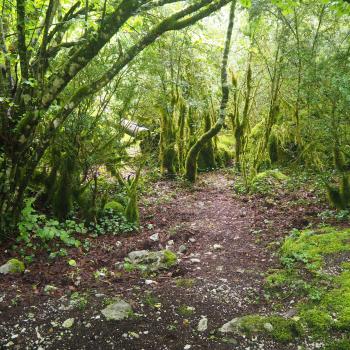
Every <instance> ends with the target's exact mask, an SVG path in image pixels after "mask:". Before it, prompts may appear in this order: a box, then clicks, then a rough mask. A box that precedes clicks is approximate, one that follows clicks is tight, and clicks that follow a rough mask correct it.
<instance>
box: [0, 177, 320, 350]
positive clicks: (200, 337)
mask: <svg viewBox="0 0 350 350" xmlns="http://www.w3.org/2000/svg"><path fill="white" fill-rule="evenodd" d="M232 184H233V182H232V176H228V175H225V174H223V173H221V172H216V173H208V174H205V175H202V176H201V178H200V181H199V182H198V184H196V185H195V186H194V187H184V186H181V185H180V184H179V183H177V182H172V181H163V182H158V183H156V184H154V186H153V188H152V189H150V191H149V194H148V195H146V196H145V198H144V199H143V201H142V221H143V225H144V227H145V228H144V229H143V230H142V232H140V234H138V235H135V236H132V237H125V238H120V237H113V236H100V237H98V238H96V239H95V240H94V241H93V243H94V244H92V248H91V250H90V251H89V253H88V254H84V255H82V256H80V257H79V256H77V257H75V259H76V261H77V262H78V267H79V269H78V271H79V283H78V284H77V283H76V280H75V282H74V284H73V283H71V282H69V279H73V280H74V279H77V276H74V273H72V271H71V270H67V267H66V265H63V264H59V263H57V264H56V265H55V264H54V265H53V266H47V267H41V270H40V269H39V267H37V266H35V265H34V266H33V267H32V269H31V272H30V273H29V274H28V276H26V275H24V277H23V280H20V281H18V280H16V281H15V283H14V285H15V288H17V291H21V293H22V295H23V297H22V302H19V303H18V304H17V305H15V304H14V305H10V307H9V308H8V307H5V306H1V307H0V312H1V313H0V320H2V324H3V327H2V328H1V329H0V339H1V342H0V346H1V345H3V346H4V345H5V344H10V346H9V347H10V348H11V347H12V346H13V347H14V348H17V349H26V348H28V349H118V350H119V349H134V350H138V349H145V350H149V349H159V350H160V349H179V350H180V349H248V348H249V349H251V350H254V349H266V350H274V349H295V348H296V347H295V344H294V345H293V344H290V345H279V344H276V343H274V342H273V341H271V340H269V339H264V338H260V339H259V340H257V339H253V340H249V339H247V338H245V337H237V336H235V337H230V336H228V337H223V336H222V335H220V333H219V332H218V331H217V329H218V328H220V327H221V326H222V325H223V324H224V323H226V322H227V321H229V320H231V319H232V318H234V317H237V316H243V315H246V314H252V313H269V312H271V310H269V305H268V302H267V300H266V298H265V297H264V288H263V287H264V274H265V273H266V272H267V270H268V269H270V268H274V267H278V263H277V261H276V258H275V257H274V256H273V253H274V252H275V251H276V249H277V248H276V241H278V240H280V239H282V237H283V236H284V235H285V234H286V233H287V232H288V231H289V230H290V229H291V228H292V227H298V226H302V225H304V224H305V222H304V221H305V214H307V213H306V208H302V207H296V206H293V205H291V200H292V199H293V198H285V196H280V198H279V197H278V196H276V197H275V199H274V200H273V201H271V199H266V198H263V197H260V198H259V197H255V198H250V197H246V196H238V195H235V194H234V191H233V190H232ZM308 210H309V214H311V215H313V214H314V213H313V210H311V212H310V208H309V209H308ZM155 233H156V234H157V235H158V237H159V240H158V241H156V242H154V241H152V240H151V239H150V238H149V237H150V236H151V235H153V234H155ZM166 245H168V246H169V247H170V249H172V250H174V251H178V249H179V248H180V247H181V248H182V249H185V248H186V251H185V252H184V254H180V261H179V265H178V267H177V268H175V269H173V270H170V271H168V272H164V273H161V274H159V275H154V276H140V274H139V273H136V272H133V273H124V272H119V271H117V270H116V268H115V266H116V265H115V264H116V263H117V262H118V261H119V262H122V261H123V259H124V257H125V256H126V255H127V253H129V252H130V251H133V250H139V249H150V250H159V249H164V248H165V246H166ZM181 248H180V249H181ZM76 254H78V252H76ZM101 268H105V269H106V271H109V272H108V274H107V276H106V277H105V278H101V279H99V280H96V278H93V277H92V275H93V273H92V272H93V271H96V270H98V269H99V270H101ZM43 269H47V271H45V273H44V274H43V271H42V270H43ZM42 275H44V276H45V278H43V277H42ZM31 276H32V279H31ZM67 276H68V277H67ZM39 277H40V278H41V277H42V278H43V281H42V284H41V286H42V288H43V287H44V284H46V285H48V284H49V285H55V286H57V287H58V288H59V289H58V291H60V292H61V293H58V292H57V293H56V292H54V293H53V295H51V296H50V297H49V296H47V295H45V293H44V292H43V291H42V290H41V293H39V295H38V293H37V297H35V296H33V295H32V294H33V293H31V292H30V290H29V291H28V288H30V283H31V282H32V281H35V280H38V279H39ZM23 288H27V289H26V291H27V293H26V292H25V291H24V290H23ZM67 291H74V292H76V294H77V293H78V296H79V297H80V298H81V300H85V299H86V301H87V305H81V306H82V307H80V308H79V307H78V308H77V307H72V305H71V299H72V297H70V298H69V296H67ZM24 295H25V296H24ZM68 295H69V292H68ZM54 296H56V298H54ZM116 296H119V297H121V298H123V299H124V300H126V301H127V302H129V303H130V304H131V305H132V307H133V309H134V312H135V316H134V317H132V318H131V319H128V320H123V321H118V322H113V321H106V320H105V319H104V317H103V316H102V315H101V309H103V307H104V306H105V304H106V300H107V301H108V300H110V299H111V298H113V297H116ZM84 298H85V299H84ZM78 300H79V299H78ZM203 317H206V318H207V319H208V329H207V330H206V331H204V332H199V331H198V330H197V327H198V323H199V321H200V320H201V319H202V318H203ZM68 318H74V320H75V321H74V325H73V326H72V327H71V328H69V329H63V328H62V326H61V325H62V323H63V321H65V320H66V319H68ZM12 343H13V344H12Z"/></svg>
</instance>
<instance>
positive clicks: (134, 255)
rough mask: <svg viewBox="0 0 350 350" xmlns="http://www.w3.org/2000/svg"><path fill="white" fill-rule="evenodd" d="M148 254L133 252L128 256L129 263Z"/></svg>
mask: <svg viewBox="0 0 350 350" xmlns="http://www.w3.org/2000/svg"><path fill="white" fill-rule="evenodd" d="M148 254H149V252H148V250H135V251H133V252H130V253H129V254H128V257H129V259H130V260H131V261H135V260H139V259H143V258H145V257H146V256H147V255H148Z"/></svg>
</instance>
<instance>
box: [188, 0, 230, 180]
mask: <svg viewBox="0 0 350 350" xmlns="http://www.w3.org/2000/svg"><path fill="white" fill-rule="evenodd" d="M235 8H236V0H232V3H231V9H230V17H229V24H228V28H227V34H226V41H225V49H224V54H223V59H222V66H221V89H222V98H221V104H220V111H219V117H218V119H217V121H216V123H215V124H214V126H213V127H212V128H211V129H210V130H208V131H207V132H205V133H204V134H203V135H202V136H201V137H200V138H199V139H198V140H197V142H196V143H195V144H194V145H193V146H192V147H191V149H190V150H189V152H188V155H187V158H186V172H185V178H186V179H187V180H188V181H191V182H195V181H196V176H197V159H198V154H199V152H200V151H201V149H202V148H203V146H204V145H205V144H206V143H207V142H208V141H209V140H211V138H213V137H214V136H215V135H217V134H218V133H219V131H220V130H221V128H222V126H223V125H224V122H225V116H226V107H227V102H228V97H229V86H228V81H227V63H228V55H229V51H230V47H231V38H232V31H233V23H234V17H235Z"/></svg>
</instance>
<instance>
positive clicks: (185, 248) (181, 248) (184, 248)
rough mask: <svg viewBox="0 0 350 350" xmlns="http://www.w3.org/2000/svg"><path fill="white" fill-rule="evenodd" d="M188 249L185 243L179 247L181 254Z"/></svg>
mask: <svg viewBox="0 0 350 350" xmlns="http://www.w3.org/2000/svg"><path fill="white" fill-rule="evenodd" d="M186 251H187V247H186V246H185V245H184V244H181V245H180V247H179V249H178V252H179V253H180V254H183V253H185V252H186Z"/></svg>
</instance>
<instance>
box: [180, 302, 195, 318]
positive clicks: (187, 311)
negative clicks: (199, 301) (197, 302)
mask: <svg viewBox="0 0 350 350" xmlns="http://www.w3.org/2000/svg"><path fill="white" fill-rule="evenodd" d="M177 312H178V314H179V315H181V316H184V317H189V316H191V315H192V314H193V313H194V308H193V307H191V306H187V305H181V306H180V307H179V308H178V309H177Z"/></svg>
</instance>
